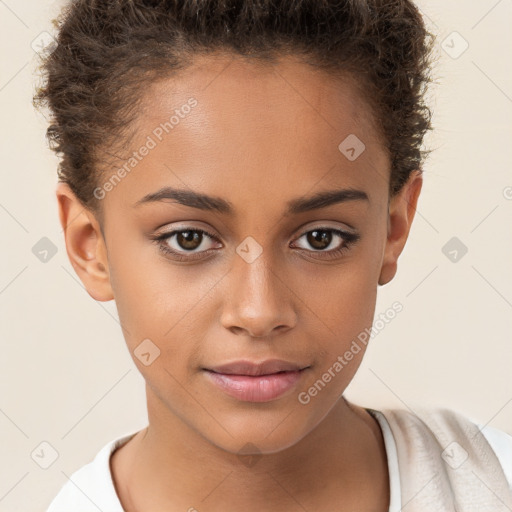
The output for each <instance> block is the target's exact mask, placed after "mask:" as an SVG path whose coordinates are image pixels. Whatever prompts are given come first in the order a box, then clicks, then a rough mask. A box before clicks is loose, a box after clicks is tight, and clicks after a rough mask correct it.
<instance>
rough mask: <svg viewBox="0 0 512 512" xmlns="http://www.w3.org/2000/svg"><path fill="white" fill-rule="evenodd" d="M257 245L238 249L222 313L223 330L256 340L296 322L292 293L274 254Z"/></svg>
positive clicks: (243, 246) (251, 242) (253, 243)
mask: <svg viewBox="0 0 512 512" xmlns="http://www.w3.org/2000/svg"><path fill="white" fill-rule="evenodd" d="M258 246H259V244H257V245H256V243H255V242H254V241H253V240H246V244H244V242H242V243H241V244H240V246H239V247H238V248H237V254H236V255H235V257H234V261H233V267H232V269H231V272H230V273H229V275H230V278H229V290H227V293H226V299H225V301H224V304H223V313H222V323H223V325H224V327H226V328H228V329H231V330H236V331H239V330H240V329H243V330H244V331H246V333H247V334H249V335H251V336H253V337H263V336H268V335H270V334H271V333H272V331H273V330H274V329H277V328H280V329H284V328H285V327H286V328H290V327H292V326H293V325H294V324H295V321H296V315H295V311H294V309H293V303H292V301H291V296H290V291H289V290H288V288H287V286H286V285H285V283H284V282H283V281H284V279H282V278H280V277H279V275H278V270H277V267H276V266H275V265H274V264H273V259H272V254H271V251H270V250H263V247H261V246H259V247H258ZM258 252H259V255H258ZM255 256H256V257H255Z"/></svg>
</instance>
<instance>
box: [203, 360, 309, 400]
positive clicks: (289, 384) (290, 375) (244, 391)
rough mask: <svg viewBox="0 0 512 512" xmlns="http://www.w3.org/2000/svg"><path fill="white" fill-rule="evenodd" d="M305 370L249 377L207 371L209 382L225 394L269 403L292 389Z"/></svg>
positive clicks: (240, 398)
mask: <svg viewBox="0 0 512 512" xmlns="http://www.w3.org/2000/svg"><path fill="white" fill-rule="evenodd" d="M306 369H307V368H304V369H302V370H298V371H293V372H282V373H272V374H270V375H260V376H254V377H251V376H249V375H228V374H225V373H215V372H213V371H211V370H207V371H206V373H207V374H208V375H209V376H210V379H211V381H212V382H213V383H214V384H215V385H216V386H218V387H219V388H220V389H222V390H223V391H224V392H225V393H226V394H228V395H230V396H232V397H234V398H238V399H239V400H243V401H245V402H269V401H270V400H275V399H276V398H279V397H280V396H281V395H283V394H284V393H286V392H287V391H289V390H290V389H292V388H294V387H295V386H296V385H297V383H298V382H299V380H300V379H301V377H302V374H303V373H304V371H305V370H306Z"/></svg>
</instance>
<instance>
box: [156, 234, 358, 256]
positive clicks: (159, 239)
mask: <svg viewBox="0 0 512 512" xmlns="http://www.w3.org/2000/svg"><path fill="white" fill-rule="evenodd" d="M187 231H189V232H193V233H201V234H203V235H206V236H208V237H210V238H212V239H213V240H217V237H216V236H215V235H213V234H212V233H209V232H208V231H206V230H204V229H186V228H185V229H178V230H174V231H169V232H168V233H162V234H161V235H157V236H156V237H154V238H153V242H155V243H157V244H158V246H159V248H160V250H162V252H164V253H165V254H170V255H171V256H172V257H173V258H174V259H176V260H177V261H194V260H197V259H200V258H203V257H204V254H207V253H209V252H210V253H211V252H212V251H215V250H216V249H209V250H206V251H202V252H197V253H190V254H189V255H188V256H183V254H182V253H179V252H176V251H175V250H173V249H171V248H169V245H168V244H167V243H166V241H167V240H168V239H170V238H172V237H173V236H174V235H175V234H177V233H183V232H187ZM313 231H327V232H331V233H334V234H336V235H338V236H340V237H341V238H343V240H344V244H343V245H342V246H341V247H339V248H338V249H331V250H330V251H325V250H324V251H322V250H311V251H309V250H308V249H300V250H302V251H306V252H313V253H320V254H323V253H325V254H326V255H328V256H327V257H326V256H322V258H324V259H329V260H330V259H335V258H337V257H340V256H341V255H342V254H344V253H345V252H347V251H349V250H350V248H351V246H352V245H353V244H355V243H356V242H357V241H359V239H360V238H361V237H360V235H358V234H357V233H348V232H345V231H341V230H340V229H336V228H327V227H317V228H313V229H310V230H308V231H305V232H304V233H302V234H301V235H300V236H299V239H300V238H302V237H303V236H304V235H307V234H308V233H311V232H313ZM217 241H218V240H217Z"/></svg>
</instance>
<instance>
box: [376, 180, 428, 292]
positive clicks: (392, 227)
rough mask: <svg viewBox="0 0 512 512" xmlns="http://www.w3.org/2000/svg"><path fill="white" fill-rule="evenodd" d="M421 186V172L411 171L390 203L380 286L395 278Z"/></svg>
mask: <svg viewBox="0 0 512 512" xmlns="http://www.w3.org/2000/svg"><path fill="white" fill-rule="evenodd" d="M422 184H423V177H422V171H420V170H416V171H413V172H412V173H411V174H410V176H409V179H408V181H407V183H406V184H405V185H404V186H403V188H402V190H401V191H400V192H399V193H398V194H397V195H396V196H395V197H393V198H392V199H391V201H390V205H389V212H388V222H387V226H388V233H387V239H386V247H385V250H384V258H383V261H382V266H381V272H380V276H379V280H378V283H379V285H381V286H382V285H385V284H387V283H389V282H390V281H391V280H392V279H393V278H394V277H395V274H396V272H397V268H398V257H399V256H400V254H401V253H402V250H403V248H404V247H405V242H406V241H407V238H408V236H409V232H410V229H411V225H412V221H413V219H414V215H415V213H416V205H417V203H418V197H419V195H420V192H421V187H422Z"/></svg>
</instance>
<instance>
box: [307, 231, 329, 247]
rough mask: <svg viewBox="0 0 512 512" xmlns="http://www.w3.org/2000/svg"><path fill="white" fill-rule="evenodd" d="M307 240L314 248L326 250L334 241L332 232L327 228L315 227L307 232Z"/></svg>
mask: <svg viewBox="0 0 512 512" xmlns="http://www.w3.org/2000/svg"><path fill="white" fill-rule="evenodd" d="M307 241H308V243H309V244H310V245H311V247H313V248H314V249H318V250H324V249H326V248H327V247H329V245H330V243H331V241H332V233H331V232H330V231H326V230H321V229H315V230H314V231H309V232H308V233H307Z"/></svg>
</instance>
